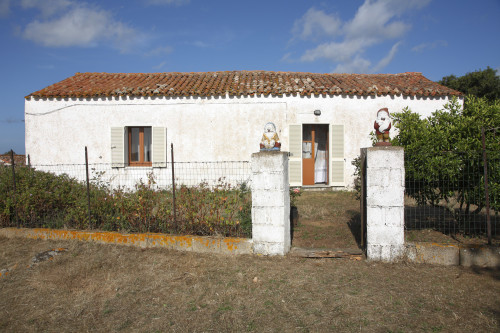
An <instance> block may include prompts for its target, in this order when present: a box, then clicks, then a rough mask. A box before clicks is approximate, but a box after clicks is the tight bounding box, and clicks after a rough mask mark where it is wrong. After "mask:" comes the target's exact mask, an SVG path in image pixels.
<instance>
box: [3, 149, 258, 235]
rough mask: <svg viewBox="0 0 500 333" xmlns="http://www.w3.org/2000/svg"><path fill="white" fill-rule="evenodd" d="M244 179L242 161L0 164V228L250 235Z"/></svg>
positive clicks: (247, 175)
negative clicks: (134, 164)
mask: <svg viewBox="0 0 500 333" xmlns="http://www.w3.org/2000/svg"><path fill="white" fill-rule="evenodd" d="M12 155H13V154H12ZM11 160H12V161H15V159H14V156H12V158H11ZM28 161H29V158H28ZM250 181H251V167H250V162H248V161H220V162H170V163H168V164H163V165H152V166H150V167H115V166H114V165H112V164H88V163H85V164H57V165H48V164H47V165H37V164H34V165H33V164H30V163H29V162H28V165H26V166H23V165H16V163H8V164H6V163H3V164H0V195H1V197H0V226H17V227H30V228H32V227H49V228H74V229H95V228H97V229H103V230H111V231H120V230H122V231H128V232H165V233H177V234H195V235H223V236H237V237H238V236H249V235H251V217H250V211H251V196H250V192H249V189H250Z"/></svg>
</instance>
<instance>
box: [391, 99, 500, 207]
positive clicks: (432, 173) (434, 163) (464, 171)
mask: <svg viewBox="0 0 500 333" xmlns="http://www.w3.org/2000/svg"><path fill="white" fill-rule="evenodd" d="M393 117H394V126H395V127H396V128H397V129H398V134H397V135H396V137H395V138H394V139H393V140H392V144H393V145H396V146H403V147H405V155H406V156H407V158H406V162H405V168H406V183H407V186H406V189H407V194H408V195H410V196H411V197H413V198H414V199H415V200H416V201H417V203H418V204H421V205H423V204H432V205H438V204H439V203H440V202H441V201H442V200H446V202H448V201H449V200H450V199H451V198H452V197H455V198H458V200H459V202H460V204H461V206H463V205H465V209H466V211H467V212H469V208H470V206H471V205H476V206H477V207H478V208H477V209H476V211H480V210H481V209H482V208H483V207H484V204H485V193H484V186H483V184H484V179H483V174H484V173H483V166H484V164H483V160H482V141H481V129H482V128H485V129H486V132H485V137H486V150H487V151H488V158H489V162H488V163H489V166H488V169H489V170H490V172H489V178H490V179H489V183H490V205H491V208H492V209H494V210H495V211H497V212H498V211H500V145H499V142H500V100H495V101H492V102H490V101H488V100H486V99H485V98H477V97H475V96H472V95H469V96H468V97H467V99H466V100H465V103H464V107H463V108H462V107H461V105H460V104H459V103H458V101H457V100H456V99H454V100H452V101H451V102H450V103H448V104H446V105H445V106H444V108H443V109H442V110H437V111H435V112H434V113H433V114H432V115H431V116H430V117H428V118H425V119H421V118H420V116H419V115H418V114H416V113H413V112H412V111H411V110H409V109H408V108H406V109H404V110H403V111H402V112H400V113H394V114H393ZM414 184H418V185H419V186H414Z"/></svg>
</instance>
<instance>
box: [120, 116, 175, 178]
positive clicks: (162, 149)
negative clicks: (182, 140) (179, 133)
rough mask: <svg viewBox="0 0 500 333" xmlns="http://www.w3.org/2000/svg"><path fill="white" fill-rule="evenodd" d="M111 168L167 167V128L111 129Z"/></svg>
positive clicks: (131, 127) (128, 127)
mask: <svg viewBox="0 0 500 333" xmlns="http://www.w3.org/2000/svg"><path fill="white" fill-rule="evenodd" d="M111 166H112V167H113V168H125V167H127V166H149V167H153V168H165V167H167V128H166V127H159V126H155V127H152V126H147V127H146V126H143V127H138V126H118V127H111Z"/></svg>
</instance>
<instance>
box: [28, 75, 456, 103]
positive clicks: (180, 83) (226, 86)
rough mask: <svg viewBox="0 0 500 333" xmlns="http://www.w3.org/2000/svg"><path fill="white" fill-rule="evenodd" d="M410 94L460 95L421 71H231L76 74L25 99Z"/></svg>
mask: <svg viewBox="0 0 500 333" xmlns="http://www.w3.org/2000/svg"><path fill="white" fill-rule="evenodd" d="M226 94H227V95H229V96H247V95H250V96H253V95H260V94H263V95H273V96H276V95H284V94H285V95H290V94H291V95H301V96H311V95H343V94H344V95H375V94H377V95H407V96H460V95H462V94H461V93H460V92H458V91H456V90H453V89H450V88H447V87H445V86H442V85H440V84H438V83H436V82H433V81H431V80H429V79H427V78H426V77H424V76H423V75H422V73H414V72H412V73H400V74H316V73H300V72H270V71H228V72H200V73H76V74H75V75H74V76H71V77H69V78H67V79H65V80H63V81H61V82H58V83H55V84H53V85H50V86H48V87H46V88H44V89H42V90H39V91H36V92H34V93H32V94H30V95H28V96H26V98H30V97H38V98H66V97H105V96H125V95H126V96H169V97H183V96H201V97H206V96H221V95H222V96H225V95H226Z"/></svg>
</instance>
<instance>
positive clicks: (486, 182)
mask: <svg viewBox="0 0 500 333" xmlns="http://www.w3.org/2000/svg"><path fill="white" fill-rule="evenodd" d="M481 141H482V143H483V167H484V196H485V199H486V228H487V231H488V245H491V219H490V194H489V191H488V159H487V157H486V137H485V135H484V127H481Z"/></svg>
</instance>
